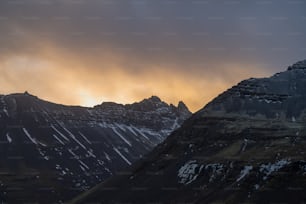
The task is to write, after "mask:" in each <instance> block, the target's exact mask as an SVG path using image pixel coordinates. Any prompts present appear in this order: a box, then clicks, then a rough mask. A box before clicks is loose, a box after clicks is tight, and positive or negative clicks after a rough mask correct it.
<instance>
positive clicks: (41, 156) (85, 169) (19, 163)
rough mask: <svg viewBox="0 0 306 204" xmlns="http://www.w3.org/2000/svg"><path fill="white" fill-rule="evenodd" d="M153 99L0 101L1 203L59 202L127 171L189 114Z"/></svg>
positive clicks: (19, 97) (1, 98) (12, 98)
mask: <svg viewBox="0 0 306 204" xmlns="http://www.w3.org/2000/svg"><path fill="white" fill-rule="evenodd" d="M190 114H191V113H190V112H189V111H188V109H187V107H186V106H185V105H184V104H183V103H182V102H180V103H179V105H178V107H175V106H173V105H168V104H166V103H164V102H162V101H161V100H160V99H159V98H158V97H156V96H153V97H151V98H149V99H145V100H143V101H141V102H138V103H134V104H130V105H121V104H116V103H111V102H107V103H103V104H101V105H98V106H96V107H94V108H84V107H76V106H63V105H58V104H54V103H50V102H47V101H43V100H41V99H39V98H37V97H35V96H32V95H30V94H28V93H24V94H12V95H2V96H0V201H1V202H8V203H35V202H39V203H55V202H56V203H58V202H62V201H65V200H68V199H71V198H72V197H73V196H75V195H77V194H79V193H80V192H82V191H84V190H86V189H89V188H91V187H92V186H94V185H96V184H97V183H100V182H101V181H104V180H105V179H107V178H109V177H110V176H112V175H114V174H115V173H116V172H117V171H120V170H123V169H124V168H127V167H128V166H130V165H131V164H132V163H133V162H135V161H136V160H137V159H139V158H141V157H142V155H144V154H146V153H147V152H149V151H150V150H151V149H152V148H153V147H154V146H156V145H157V144H158V143H160V142H162V141H163V140H164V139H165V137H166V136H167V135H168V134H169V133H170V132H171V131H173V130H174V129H176V128H178V126H179V125H180V124H181V123H182V122H183V121H184V120H185V119H186V118H187V117H189V116H190Z"/></svg>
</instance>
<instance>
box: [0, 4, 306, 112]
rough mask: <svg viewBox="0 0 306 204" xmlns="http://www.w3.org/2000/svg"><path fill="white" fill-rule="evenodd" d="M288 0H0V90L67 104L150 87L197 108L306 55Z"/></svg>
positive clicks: (139, 93) (131, 95) (134, 95)
mask: <svg viewBox="0 0 306 204" xmlns="http://www.w3.org/2000/svg"><path fill="white" fill-rule="evenodd" d="M304 10H305V4H299V3H296V4H294V3H292V2H291V3H290V1H269V2H267V3H265V4H264V3H263V2H258V1H255V2H254V1H243V2H242V1H241V2H240V1H233V2H228V1H180V0H176V1H162V0H156V1H145V0H143V1H123V0H112V1H96V0H89V1H83V0H71V1H67V0H65V1H48V0H45V1H37V0H22V1H21V0H20V1H18V0H17V1H9V0H4V1H1V2H0V13H1V15H0V31H1V38H0V45H1V46H0V70H1V76H0V79H1V81H0V86H1V88H0V91H1V92H3V93H9V92H17V91H24V89H27V90H29V91H30V92H33V93H34V94H37V95H39V96H40V97H43V98H46V99H49V100H53V101H56V102H61V103H65V104H83V105H92V104H93V103H95V102H97V103H100V102H101V101H105V100H112V101H117V102H123V103H127V102H133V101H134V100H140V99H142V98H143V97H148V96H150V95H152V94H155V95H159V96H161V97H162V98H163V99H164V100H167V101H168V102H171V103H177V102H178V100H184V101H186V102H187V105H189V106H191V107H192V109H193V110H196V109H199V108H201V107H202V106H204V104H205V103H207V102H208V101H209V100H211V99H212V98H213V97H214V96H216V95H218V94H219V93H220V92H221V91H223V90H225V89H227V88H229V86H231V85H234V84H235V83H237V82H238V81H240V80H241V79H244V78H248V77H251V76H255V77H256V76H265V75H270V74H271V73H273V72H276V71H281V70H284V69H285V66H286V65H289V64H291V63H293V62H295V61H297V60H300V59H303V58H305V51H306V48H305V46H304V45H305V43H306V38H305V32H306V28H305V27H303V26H301V25H303V24H304V23H305V20H306V18H305V15H304Z"/></svg>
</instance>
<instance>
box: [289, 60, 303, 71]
mask: <svg viewBox="0 0 306 204" xmlns="http://www.w3.org/2000/svg"><path fill="white" fill-rule="evenodd" d="M295 69H306V60H302V61H298V62H297V63H295V64H293V65H291V66H289V67H288V70H295Z"/></svg>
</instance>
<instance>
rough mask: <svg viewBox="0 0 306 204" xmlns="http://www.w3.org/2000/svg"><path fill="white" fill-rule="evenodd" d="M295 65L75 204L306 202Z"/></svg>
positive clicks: (188, 126) (234, 92)
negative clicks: (124, 203) (93, 203)
mask: <svg viewBox="0 0 306 204" xmlns="http://www.w3.org/2000/svg"><path fill="white" fill-rule="evenodd" d="M293 67H298V69H292V68H289V69H287V71H284V72H281V73H277V74H275V75H273V76H271V77H270V78H259V79H254V78H251V79H248V80H244V81H242V82H240V83H238V84H237V85H236V86H233V87H232V88H230V89H228V90H227V91H225V92H223V93H222V94H220V95H219V96H218V97H216V98H215V99H214V100H212V101H211V102H210V103H208V104H207V105H206V106H204V108H203V109H201V110H200V111H198V112H196V113H195V114H193V116H191V117H190V118H189V119H187V120H186V121H185V122H184V123H183V124H182V126H181V127H180V128H179V129H177V130H176V131H174V132H173V133H172V134H171V135H170V136H168V137H167V139H166V140H165V141H164V142H163V143H161V144H160V145H158V146H157V147H156V148H154V150H153V151H152V152H151V153H150V154H149V155H148V156H147V157H146V158H144V159H143V160H142V161H139V162H138V163H137V165H136V164H135V165H134V166H132V169H131V170H130V171H129V174H128V175H121V176H115V177H113V178H111V179H110V180H108V181H107V182H104V183H101V184H100V185H99V186H96V187H95V188H93V189H91V190H89V191H87V192H86V193H85V194H82V195H80V196H78V197H77V198H75V199H74V200H73V201H72V203H87V202H89V203H90V202H101V203H117V202H128V203H145V202H153V203H155V202H156V203H213V202H217V203H218V202H220V203H244V202H247V203H279V202H285V203H301V202H305V201H306V196H305V194H304V192H305V189H306V168H305V166H306V163H305V160H306V155H305V152H304V150H305V145H306V126H305V121H306V117H305V113H306V104H305V101H306V90H305V87H306V80H305V79H306V64H305V65H304V63H298V65H296V64H294V65H293ZM107 189H109V191H107V193H106V190H107ZM133 189H138V191H137V190H133Z"/></svg>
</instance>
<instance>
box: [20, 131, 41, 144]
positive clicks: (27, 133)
mask: <svg viewBox="0 0 306 204" xmlns="http://www.w3.org/2000/svg"><path fill="white" fill-rule="evenodd" d="M22 130H23V132H24V133H25V135H26V136H27V137H28V138H29V139H30V140H31V142H33V143H34V144H36V145H38V142H37V140H36V139H35V138H33V137H32V136H31V135H30V133H29V132H28V130H27V129H25V128H22Z"/></svg>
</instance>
